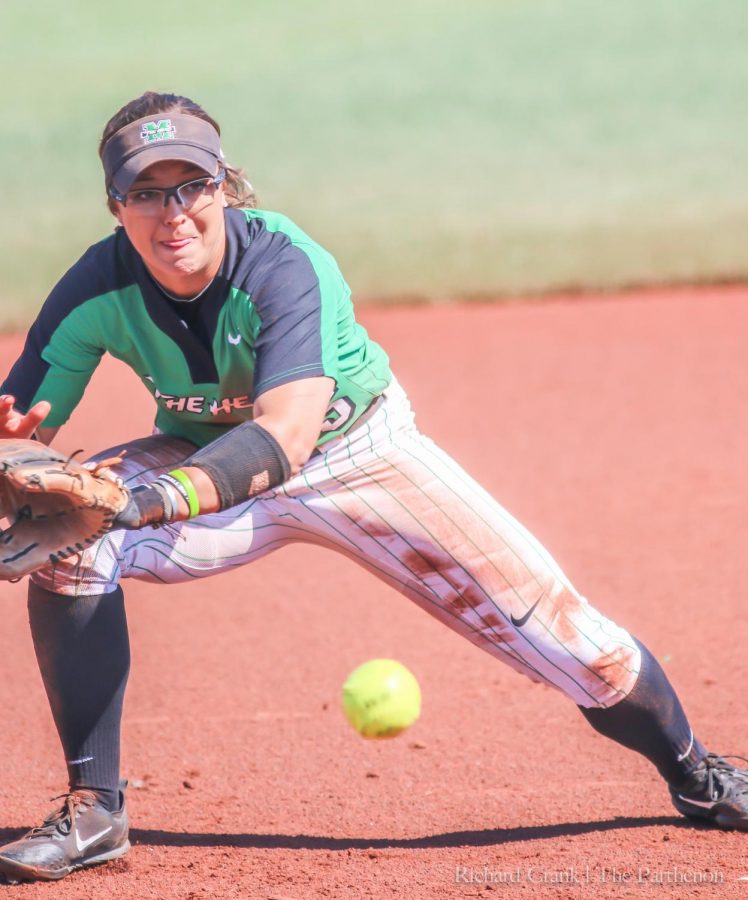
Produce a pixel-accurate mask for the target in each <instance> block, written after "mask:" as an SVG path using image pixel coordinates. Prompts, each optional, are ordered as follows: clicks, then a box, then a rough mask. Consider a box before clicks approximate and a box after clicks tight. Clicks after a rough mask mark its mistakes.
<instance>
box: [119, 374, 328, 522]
mask: <svg viewBox="0 0 748 900" xmlns="http://www.w3.org/2000/svg"><path fill="white" fill-rule="evenodd" d="M334 386H335V383H334V381H333V380H332V379H331V378H326V377H318V378H304V379H300V380H299V381H293V382H291V383H289V384H284V385H281V386H279V387H277V388H273V389H271V390H269V391H266V392H265V393H263V394H262V395H261V396H260V397H258V399H257V401H256V402H255V418H254V420H253V421H251V422H245V423H243V424H242V425H237V426H236V428H234V429H232V430H231V431H229V432H227V433H226V434H224V435H222V436H221V437H220V438H218V439H217V440H215V441H213V442H212V443H210V444H208V445H207V446H206V447H203V448H202V449H201V450H198V451H197V452H196V453H194V454H193V455H192V456H191V457H190V458H189V459H187V460H185V462H184V464H183V465H182V466H180V467H179V470H178V472H177V476H178V477H176V478H175V477H173V476H161V478H159V479H158V480H157V481H156V482H155V483H154V485H152V486H150V487H148V488H145V489H136V490H135V491H133V493H132V495H131V502H130V503H129V504H128V507H127V508H126V509H125V510H124V511H123V512H122V513H121V514H120V515H119V516H118V518H117V521H116V525H119V526H120V527H124V528H142V527H143V526H144V525H148V524H160V523H161V522H163V521H173V522H178V521H182V520H184V519H189V518H191V517H194V516H195V515H198V513H200V514H204V513H212V512H218V511H219V510H221V509H227V508H229V507H231V506H235V505H236V504H238V503H241V502H242V501H243V500H246V499H247V497H251V496H253V495H254V494H258V493H262V492H263V491H265V490H268V489H269V488H271V487H275V485H277V484H281V483H282V482H283V481H285V480H286V478H288V477H289V476H290V475H293V474H295V473H296V472H298V471H299V470H300V469H301V468H302V466H303V465H304V463H306V461H307V460H308V459H309V457H310V455H311V453H312V450H313V449H314V445H315V444H316V442H317V439H318V438H319V434H320V431H321V430H322V423H323V421H324V418H325V414H326V412H327V409H328V407H329V404H330V398H331V397H332V393H333V390H334ZM182 476H184V477H182ZM185 485H186V487H185ZM188 495H189V499H188ZM166 508H169V509H170V513H168V514H166V513H165V509H166Z"/></svg>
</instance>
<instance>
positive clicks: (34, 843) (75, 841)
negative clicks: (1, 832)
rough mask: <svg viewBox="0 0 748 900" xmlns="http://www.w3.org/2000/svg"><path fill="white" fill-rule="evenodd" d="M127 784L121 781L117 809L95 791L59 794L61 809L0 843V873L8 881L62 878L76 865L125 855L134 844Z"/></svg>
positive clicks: (105, 860) (95, 863)
mask: <svg viewBox="0 0 748 900" xmlns="http://www.w3.org/2000/svg"><path fill="white" fill-rule="evenodd" d="M126 787H127V782H126V781H121V782H120V808H119V810H118V811H117V812H114V813H111V812H109V810H108V809H106V807H104V806H102V805H101V804H100V803H99V800H98V798H97V796H96V794H95V793H94V792H93V791H87V790H76V791H70V793H68V794H61V795H60V796H61V797H62V798H64V802H63V804H62V807H61V808H60V809H58V810H57V811H56V812H54V813H52V815H50V816H48V817H47V818H46V819H45V820H44V822H43V823H42V824H41V825H40V826H39V827H38V828H32V829H31V831H29V832H27V833H26V834H24V836H23V837H21V838H19V839H18V840H17V841H13V843H12V844H6V845H5V846H4V847H0V876H4V878H5V881H6V882H8V883H10V884H16V883H17V882H19V881H58V880H59V879H60V878H64V877H65V876H66V875H69V874H70V873H71V872H72V871H74V870H75V869H81V868H83V866H95V865H97V864H98V863H103V862H107V861H108V860H110V859H117V857H118V856H123V855H124V854H125V853H127V851H128V850H129V849H130V841H129V840H128V839H127V834H128V825H127V807H126V805H125V788H126ZM54 799H55V800H58V799H60V798H58V797H55V798H54Z"/></svg>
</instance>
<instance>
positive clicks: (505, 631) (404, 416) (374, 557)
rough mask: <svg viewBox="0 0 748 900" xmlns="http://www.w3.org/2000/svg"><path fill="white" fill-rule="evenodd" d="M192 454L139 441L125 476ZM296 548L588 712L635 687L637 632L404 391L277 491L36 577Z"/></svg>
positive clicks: (141, 572)
mask: <svg viewBox="0 0 748 900" xmlns="http://www.w3.org/2000/svg"><path fill="white" fill-rule="evenodd" d="M192 449H193V448H191V446H189V445H186V444H185V443H184V442H182V441H179V440H176V439H174V438H169V437H166V436H164V435H156V436H153V437H151V438H145V439H141V440H140V441H137V442H134V443H133V445H132V446H130V449H129V450H128V454H127V456H126V458H125V460H124V462H123V464H122V466H121V467H120V468H119V469H118V471H119V474H120V475H121V476H122V477H123V478H124V479H125V481H126V483H128V484H129V485H131V486H132V485H134V484H137V483H139V482H144V481H145V482H148V481H152V480H153V478H154V477H155V476H156V475H157V474H159V473H161V472H163V471H167V470H168V469H171V468H174V466H175V465H176V464H177V463H178V462H180V461H181V460H183V459H184V458H185V457H186V456H187V455H188V454H189V453H190V452H191V450H192ZM98 455H99V456H100V457H102V458H103V457H105V456H107V455H111V451H106V452H105V453H102V454H98ZM291 541H306V542H309V543H313V544H321V545H323V546H325V547H330V548H332V549H334V550H337V551H339V552H341V553H344V554H345V555H346V556H348V557H350V558H351V559H353V560H355V561H356V562H358V563H360V564H361V565H363V566H364V567H366V568H367V569H368V570H369V571H370V572H372V573H373V574H374V575H377V576H378V577H379V578H382V579H383V580H384V581H386V582H387V583H388V584H390V585H391V586H392V587H394V588H395V589H396V590H398V591H400V592H401V593H403V594H405V595H406V596H407V597H410V599H411V600H413V601H414V602H415V603H417V604H418V605H419V606H420V607H422V608H423V609H425V610H426V611H427V612H429V613H431V614H432V615H433V616H435V617H436V618H437V619H439V620H440V621H441V622H444V624H446V625H448V626H449V627H450V628H452V629H454V630H455V631H457V632H458V633H459V634H462V635H463V636H464V637H466V638H467V639H468V640H470V641H472V642H473V643H474V644H476V645H477V646H479V647H481V648H482V649H484V650H486V651H488V652H489V653H491V654H492V655H493V656H496V657H498V658H499V659H501V660H503V661H504V662H506V663H507V664H508V665H510V666H511V667H512V668H513V669H516V670H517V671H519V672H522V673H523V674H525V675H527V676H528V677H530V678H531V679H533V680H534V681H542V682H546V683H548V684H551V685H553V686H554V687H556V688H558V689H559V690H561V691H563V692H564V693H565V694H566V695H567V696H568V697H570V698H571V699H572V700H573V701H574V702H575V703H577V704H579V705H581V706H585V707H594V706H599V707H606V706H611V705H613V704H615V703H616V702H618V701H619V700H621V699H623V697H625V696H626V695H627V694H628V693H629V692H630V690H631V689H632V687H633V686H634V682H635V681H636V678H637V675H638V672H639V667H640V664H641V658H640V652H639V649H638V647H637V646H636V644H635V642H634V640H633V639H632V637H631V635H629V633H628V632H627V631H625V630H624V629H623V628H620V627H619V626H618V625H616V624H615V623H614V622H612V621H611V620H610V619H607V618H605V617H604V616H603V615H601V614H600V613H599V612H598V611H597V610H595V609H594V608H593V607H592V606H590V604H589V603H588V602H587V601H586V600H585V599H584V598H582V597H580V596H579V594H578V593H577V592H576V591H575V589H574V588H573V587H572V585H571V584H570V583H569V581H568V580H567V578H566V577H565V576H564V574H563V572H562V571H561V569H560V568H559V567H558V565H557V564H556V562H555V561H554V560H553V559H552V557H551V556H550V555H549V554H548V553H547V551H546V550H545V549H544V548H543V547H542V546H541V545H540V544H539V543H538V541H536V540H535V538H533V537H532V535H530V534H529V533H528V531H527V530H526V529H525V528H523V526H522V525H520V524H519V523H518V522H517V521H516V520H515V519H514V518H512V516H510V515H509V513H507V512H506V510H504V509H503V508H502V507H501V506H500V505H499V504H498V503H497V502H496V501H495V500H494V499H493V498H492V497H491V496H489V495H488V494H487V493H486V492H485V491H484V490H483V489H482V488H481V487H480V486H479V485H478V484H477V483H476V482H475V481H473V479H472V478H470V476H469V475H467V474H466V473H465V472H464V471H463V470H462V469H461V468H460V467H459V466H458V465H457V463H455V462H454V461H453V460H452V459H450V457H449V456H447V455H446V454H445V453H443V452H442V451H441V450H440V449H439V448H438V447H436V446H435V445H434V443H433V442H432V441H431V440H429V439H428V438H426V437H424V436H423V435H421V434H420V433H419V432H418V431H417V430H416V428H415V425H414V421H413V414H412V412H411V408H410V404H409V402H408V399H407V397H406V395H405V393H404V392H403V390H402V388H401V387H400V386H399V385H398V384H397V382H393V384H392V385H391V386H390V387H389V388H388V389H387V391H386V392H385V394H384V398H383V401H382V402H381V403H380V405H379V406H378V408H377V409H376V411H375V412H374V413H373V414H372V415H371V416H370V417H369V418H368V419H367V421H365V422H364V423H363V424H361V425H359V426H355V427H354V429H353V430H352V432H351V433H350V434H348V435H345V436H344V437H342V438H337V439H335V440H333V441H332V442H331V443H330V444H329V445H328V446H327V447H326V448H325V449H324V452H322V453H319V454H316V455H314V456H312V458H311V459H310V460H309V461H308V462H307V464H306V465H305V466H304V468H303V469H302V470H301V472H299V474H298V475H295V476H294V477H292V478H290V479H289V480H288V481H287V482H285V484H283V485H282V486H280V487H278V488H276V489H274V490H270V491H266V492H265V493H264V494H260V495H259V496H257V497H255V498H253V499H251V500H248V501H247V502H246V503H242V504H240V505H239V506H236V507H234V508H232V509H229V510H225V511H223V512H220V513H213V514H211V515H205V516H199V517H198V518H196V519H193V520H192V521H190V522H181V523H179V524H178V525H175V526H168V527H165V528H159V529H152V528H145V529H143V530H142V531H116V532H112V533H111V534H109V535H107V536H106V537H104V538H102V539H101V540H100V541H99V542H98V543H96V544H94V545H93V546H92V547H91V548H89V549H88V550H86V551H85V552H84V553H83V554H82V555H80V556H78V557H73V558H72V559H70V560H67V561H64V562H62V563H58V564H57V565H56V566H55V567H54V568H53V567H48V568H45V569H41V570H39V571H38V572H36V573H35V574H34V575H33V576H32V578H33V580H34V581H35V582H36V583H37V584H40V585H41V586H42V587H44V588H46V589H47V590H50V591H53V592H56V593H59V594H64V595H67V596H79V595H85V594H100V593H106V592H109V591H112V590H114V589H115V587H116V585H117V583H118V582H119V580H120V579H121V578H139V579H143V580H146V581H153V582H165V583H176V582H180V581H188V580H190V579H192V578H202V577H205V576H208V575H213V574H215V573H218V572H221V571H224V570H226V569H230V568H234V567H236V566H243V565H245V564H247V563H250V562H252V561H253V560H255V559H259V558H260V557H261V556H264V555H265V554H267V553H269V552H271V551H272V550H277V549H278V548H279V547H281V546H283V545H284V544H286V543H289V542H291Z"/></svg>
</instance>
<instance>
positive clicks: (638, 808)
mask: <svg viewBox="0 0 748 900" xmlns="http://www.w3.org/2000/svg"><path fill="white" fill-rule="evenodd" d="M361 320H362V321H363V323H364V324H365V325H366V327H367V328H368V329H369V331H370V333H371V334H372V336H373V337H374V338H376V339H378V340H380V341H381V343H382V344H383V345H384V346H385V347H386V348H387V349H388V351H389V353H390V355H391V358H392V361H393V366H394V369H395V371H396V372H397V374H398V376H399V378H400V380H401V382H402V383H403V384H404V386H405V387H406V390H407V391H408V392H409V393H410V395H411V399H412V400H413V402H414V405H415V409H416V411H417V414H418V420H419V423H420V426H421V429H422V430H423V431H424V432H425V433H427V434H429V435H431V436H432V437H434V438H435V439H436V440H437V441H438V442H439V443H440V444H442V446H443V447H444V448H445V449H446V450H448V451H449V452H451V453H452V454H453V455H454V456H455V457H456V458H457V460H459V461H460V462H461V463H462V464H463V465H464V466H465V467H466V468H467V469H468V470H469V471H470V472H472V473H473V474H474V475H476V476H477V477H478V478H479V480H480V481H482V483H483V484H484V485H485V486H486V487H487V488H488V489H489V490H490V491H491V492H493V493H494V494H495V495H496V496H497V497H498V498H499V500H500V501H502V502H503V504H504V505H505V506H506V507H507V508H508V509H509V510H511V511H512V512H513V513H514V514H515V515H516V516H517V517H518V518H519V519H520V520H521V521H523V522H524V523H525V524H526V525H527V526H528V527H529V528H530V530H531V531H533V532H534V533H535V534H536V535H537V536H538V537H539V538H540V539H541V540H542V541H543V542H544V543H545V545H546V546H547V547H548V548H549V549H550V550H551V551H552V553H553V554H554V555H555V557H556V558H557V559H558V560H559V562H560V563H561V565H562V566H563V568H564V569H565V570H566V571H567V573H568V574H569V575H570V577H571V578H572V579H573V581H574V582H575V583H576V584H577V586H578V587H579V588H580V589H581V590H582V592H583V593H585V594H586V596H588V597H589V598H590V600H591V601H592V602H593V603H594V604H595V605H597V606H599V607H601V608H602V609H603V610H605V611H606V612H607V613H608V614H609V615H610V616H611V617H612V618H614V619H615V620H617V621H618V622H620V623H621V624H623V625H625V626H626V627H627V628H629V629H630V630H631V631H632V632H633V633H634V634H636V635H637V636H638V637H639V638H641V639H642V640H644V641H645V642H646V643H647V644H649V646H650V648H651V649H652V650H653V652H654V653H655V655H656V656H657V657H658V658H659V659H660V660H661V662H662V663H663V665H664V667H665V670H666V671H667V672H668V674H669V676H670V677H671V679H672V680H673V682H674V683H675V685H676V687H677V688H678V690H679V692H680V695H681V698H682V699H683V702H684V705H685V706H686V709H687V711H688V712H689V714H690V717H691V719H692V722H693V724H694V725H695V727H696V730H697V733H698V734H699V735H700V736H701V738H702V740H704V742H705V743H707V745H708V746H709V747H710V748H711V749H713V750H715V751H717V752H720V753H724V754H726V753H743V754H748V729H747V728H746V700H745V696H746V695H745V685H746V680H747V676H748V660H747V658H746V653H745V647H746V643H747V639H748V624H746V616H745V591H746V583H747V582H748V554H747V553H746V550H745V548H746V544H747V542H748V532H747V531H746V520H747V519H748V514H747V512H746V510H748V481H747V480H746V477H745V473H746V459H748V425H747V424H746V423H747V422H748V417H747V416H746V410H748V365H746V338H745V335H746V333H748V290H744V289H738V288H730V289H719V290H718V289H708V290H707V289H705V290H699V291H696V292H688V291H684V290H682V291H673V292H665V293H656V292H645V293H641V294H634V295H630V296H625V297H615V298H594V297H592V298H585V299H581V300H563V299H562V300H558V301H554V302H543V303H530V304H524V305H501V306H478V305H474V306H450V307H443V308H424V307H421V308H413V307H411V308H396V309H366V310H364V311H362V313H361ZM20 340H21V339H20V338H19V337H5V338H2V340H1V341H0V354H1V356H2V361H3V365H2V367H1V368H2V369H3V371H5V370H7V368H8V366H9V365H10V363H11V362H12V360H13V359H14V357H15V354H16V352H17V351H18V349H19V347H20ZM151 414H152V411H151V409H150V401H149V399H148V397H147V395H146V393H145V391H144V389H143V388H142V387H141V386H140V385H139V384H138V383H137V382H136V381H134V379H133V377H132V376H131V375H130V374H129V373H127V372H126V371H125V370H124V369H123V368H122V367H121V366H120V365H119V364H118V363H111V362H107V363H105V364H104V365H103V366H102V368H101V369H100V371H99V372H98V373H97V374H96V376H95V378H94V380H93V382H92V385H91V388H90V390H89V394H88V395H87V397H86V400H85V402H84V404H83V405H82V406H81V407H80V408H79V409H78V410H77V412H76V415H75V418H74V420H73V421H72V422H71V423H70V425H69V426H68V427H67V428H66V429H65V430H64V431H63V433H62V434H61V440H60V441H59V444H60V446H63V447H64V448H67V449H69V450H71V451H72V450H75V449H78V448H79V447H83V448H85V449H86V451H90V452H93V451H95V450H99V449H102V448H103V447H105V446H108V445H113V444H116V443H117V441H119V440H123V439H125V438H129V437H133V436H137V435H140V434H145V433H147V432H148V431H149V428H150V419H151ZM126 594H127V598H128V611H129V619H130V626H131V637H132V645H133V646H132V650H133V671H132V676H131V681H130V688H129V692H128V696H127V703H126V711H125V721H124V746H123V774H124V775H125V776H126V777H127V778H129V779H130V785H131V789H130V792H129V802H130V811H131V819H132V828H133V831H132V838H133V849H132V851H131V853H130V854H129V855H128V856H127V857H126V858H125V859H123V860H122V861H119V862H117V863H114V864H112V865H109V866H104V867H101V868H98V869H94V870H89V871H87V872H80V873H76V874H74V875H72V876H70V877H69V878H67V879H66V880H65V881H63V882H61V883H59V884H57V885H22V886H17V887H6V888H3V889H0V900H1V898H4V897H6V896H7V897H8V898H15V897H18V898H27V897H45V898H52V897H54V898H60V900H62V898H76V900H78V898H98V897H112V896H113V897H122V898H138V900H140V898H172V897H178V898H185V900H186V898H190V900H197V898H202V897H211V898H239V897H241V898H245V897H246V898H276V900H281V898H283V900H288V898H309V897H332V898H349V897H350V898H356V897H397V898H434V897H437V898H441V897H456V898H463V897H484V896H504V897H518V898H519V897H546V896H548V897H578V896H587V897H594V898H597V897H616V898H619V897H635V896H636V897H638V896H640V895H653V896H662V895H663V894H666V895H668V896H676V897H682V896H699V897H732V896H736V897H737V896H748V881H740V880H739V879H740V877H741V876H748V854H747V853H746V851H747V850H748V834H744V833H743V834H741V833H728V832H721V831H718V830H712V829H709V828H704V827H697V826H694V825H692V824H690V823H688V822H687V821H686V820H684V819H682V818H680V817H678V816H677V815H676V814H675V812H674V810H673V809H672V808H671V806H670V803H669V799H668V795H667V791H666V789H665V787H664V785H663V784H662V783H661V782H660V780H659V778H658V776H657V774H656V773H655V771H654V769H652V767H651V766H650V765H649V763H647V762H646V761H644V760H643V759H641V758H639V757H637V756H635V755H634V754H633V753H630V752H628V751H625V750H623V749H621V748H619V747H618V746H616V745H613V744H612V743H609V742H608V741H606V740H605V739H604V738H602V737H600V736H598V735H596V734H595V733H593V732H592V731H591V730H590V728H589V727H588V726H587V725H586V723H585V721H584V720H583V719H582V717H581V715H580V714H579V713H578V711H577V710H576V708H575V707H574V706H573V704H572V703H571V702H570V701H569V700H567V699H566V698H564V697H563V696H562V695H561V694H558V693H557V692H555V691H553V690H552V689H548V688H543V687H539V686H537V685H534V684H532V683H530V682H529V681H525V680H524V679H522V678H521V677H520V676H518V675H516V674H514V673H513V672H511V671H510V670H509V669H507V668H505V667H504V666H502V665H501V664H500V663H499V662H497V661H495V660H494V659H492V658H491V657H489V656H488V655H486V654H484V653H482V652H481V651H480V650H477V649H475V648H474V647H473V646H471V645H470V644H468V643H467V642H465V641H463V640H461V639H460V638H458V637H456V636H455V635H453V634H452V633H451V632H450V631H448V630H447V629H445V628H444V627H443V626H441V625H439V624H437V623H436V622H435V621H434V620H432V619H431V618H430V617H429V616H427V615H426V614H425V613H423V612H421V611H420V610H418V609H416V608H415V607H414V606H412V605H411V604H410V603H409V602H408V601H407V600H405V599H404V598H401V597H400V596H399V595H397V594H396V593H395V592H394V591H392V590H391V589H390V588H388V587H386V586H384V585H383V584H380V583H379V582H377V581H376V580H374V579H373V578H372V577H371V576H370V575H368V574H366V573H365V572H363V571H359V570H358V569H357V568H356V567H355V566H354V565H353V564H352V563H350V562H348V561H347V560H344V559H342V558H337V557H336V556H335V555H333V554H332V553H328V552H325V551H322V550H319V549H316V548H310V547H303V546H299V547H295V548H292V549H289V550H285V551H281V552H280V553H278V554H276V555H274V556H270V557H268V558H267V559H265V560H263V561H262V562H260V563H259V564H257V565H255V566H254V567H252V568H251V569H249V568H248V569H245V570H241V571H234V572H232V573H231V574H227V575H224V576H221V577H220V578H219V579H213V580H208V581H204V582H202V583H197V584H192V585H189V586H186V587H183V586H177V587H156V586H151V585H147V584H139V583H137V582H131V583H128V584H127V588H126ZM0 600H1V602H2V610H3V620H4V627H3V630H2V634H1V635H0V692H1V696H0V700H1V707H0V708H2V711H3V718H2V729H0V755H1V758H2V770H1V773H0V798H1V803H0V839H1V840H3V841H5V840H9V839H11V838H14V837H15V836H17V835H18V834H19V833H20V832H21V831H23V830H24V829H26V828H28V827H30V826H32V825H34V824H38V822H39V821H40V819H41V818H42V817H43V815H45V814H46V812H47V811H48V810H49V809H50V807H48V806H47V805H46V800H47V798H48V797H51V796H52V795H54V794H58V793H60V791H61V790H63V788H64V769H63V764H62V758H61V754H60V752H59V750H58V746H57V742H56V736H55V733H54V730H53V726H52V721H51V717H50V714H49V711H48V709H47V704H46V700H45V698H44V696H43V693H42V687H41V682H40V679H39V675H38V673H37V670H36V666H35V662H34V659H33V652H32V648H31V642H30V638H29V633H28V628H27V624H26V613H25V587H24V585H23V584H4V585H2V588H1V594H0ZM372 657H394V658H396V659H399V660H401V661H402V662H404V663H405V664H406V665H407V666H408V667H409V668H410V669H412V671H413V672H414V673H415V674H416V676H417V677H418V679H419V681H420V683H421V687H422V690H423V697H424V702H423V715H422V718H421V720H420V721H419V722H418V723H417V724H416V725H415V726H413V728H412V729H410V731H408V732H406V733H405V734H404V735H402V736H401V737H399V738H396V739H395V740H391V741H385V742H369V741H365V740H363V739H361V738H359V737H358V736H357V735H356V734H355V732H354V731H353V730H352V729H351V728H350V727H349V726H348V724H347V723H346V721H345V720H344V718H343V715H342V712H341V709H340V703H339V695H340V686H341V684H342V682H343V680H344V679H345V677H346V675H347V674H348V673H349V671H350V670H352V669H353V668H354V667H355V666H356V665H358V664H359V663H361V662H363V661H364V660H367V659H370V658H372Z"/></svg>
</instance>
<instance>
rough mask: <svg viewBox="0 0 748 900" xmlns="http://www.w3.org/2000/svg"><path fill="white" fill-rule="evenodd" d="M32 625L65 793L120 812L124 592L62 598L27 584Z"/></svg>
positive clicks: (126, 662)
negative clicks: (88, 794) (88, 795)
mask: <svg viewBox="0 0 748 900" xmlns="http://www.w3.org/2000/svg"><path fill="white" fill-rule="evenodd" d="M28 608H29V622H30V624H31V636H32V638H33V641H34V650H35V651H36V658H37V661H38V663H39V669H40V671H41V675H42V680H43V682H44V687H45V689H46V691H47V697H48V698H49V704H50V706H51V708H52V715H53V717H54V720H55V725H56V726H57V732H58V734H59V735H60V741H61V742H62V747H63V750H64V752H65V760H66V763H67V769H68V778H69V781H70V787H71V788H73V789H75V788H87V789H89V790H94V791H96V793H97V794H98V795H99V797H100V799H101V802H102V803H104V804H105V805H106V806H107V807H108V808H109V809H110V810H116V809H117V808H118V807H119V739H120V719H121V717H122V702H123V699H124V695H125V686H126V685H127V676H128V673H129V670H130V642H129V637H128V633H127V619H126V618H125V603H124V598H123V596H122V590H121V589H120V588H117V590H116V591H114V592H113V593H111V594H99V595H96V596H91V597H63V596H61V595H60V594H53V593H51V592H49V591H46V590H44V589H43V588H40V587H39V586H38V585H35V584H33V583H30V584H29V607H28Z"/></svg>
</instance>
